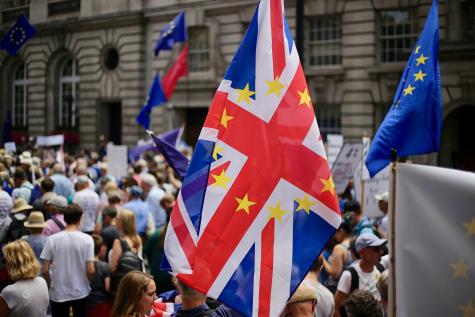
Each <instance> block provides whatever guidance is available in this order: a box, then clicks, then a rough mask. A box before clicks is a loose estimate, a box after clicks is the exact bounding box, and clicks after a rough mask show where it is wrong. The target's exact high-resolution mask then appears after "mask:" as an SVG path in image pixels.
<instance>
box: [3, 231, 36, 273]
mask: <svg viewBox="0 0 475 317" xmlns="http://www.w3.org/2000/svg"><path fill="white" fill-rule="evenodd" d="M3 255H4V256H5V264H6V267H7V271H8V275H9V276H10V278H11V279H12V280H13V281H19V280H29V279H33V278H35V277H37V276H38V274H39V273H40V264H39V263H38V260H37V259H36V256H35V254H34V253H33V250H32V249H31V247H30V245H29V244H28V242H26V241H25V240H15V241H13V242H10V243H8V244H7V245H5V246H4V247H3Z"/></svg>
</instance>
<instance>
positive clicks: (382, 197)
mask: <svg viewBox="0 0 475 317" xmlns="http://www.w3.org/2000/svg"><path fill="white" fill-rule="evenodd" d="M374 199H376V201H380V200H383V201H385V202H388V201H389V193H388V192H384V193H381V194H378V195H374Z"/></svg>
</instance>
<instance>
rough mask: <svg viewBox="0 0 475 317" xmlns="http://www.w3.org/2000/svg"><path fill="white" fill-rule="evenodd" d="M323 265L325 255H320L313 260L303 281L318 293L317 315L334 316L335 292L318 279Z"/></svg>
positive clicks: (318, 316)
mask: <svg viewBox="0 0 475 317" xmlns="http://www.w3.org/2000/svg"><path fill="white" fill-rule="evenodd" d="M322 267H323V256H321V255H320V256H319V257H318V258H317V259H316V260H315V261H314V262H313V264H312V266H311V268H310V271H309V272H308V273H307V276H305V279H304V281H303V283H305V284H306V285H307V286H309V287H310V288H311V289H312V290H313V291H314V293H315V295H316V298H317V306H316V307H315V314H314V315H315V317H333V313H334V311H335V300H334V299H333V294H332V293H331V292H330V291H329V290H328V289H327V288H326V287H325V286H323V285H322V284H321V283H320V281H319V280H318V277H319V276H320V271H321V270H322Z"/></svg>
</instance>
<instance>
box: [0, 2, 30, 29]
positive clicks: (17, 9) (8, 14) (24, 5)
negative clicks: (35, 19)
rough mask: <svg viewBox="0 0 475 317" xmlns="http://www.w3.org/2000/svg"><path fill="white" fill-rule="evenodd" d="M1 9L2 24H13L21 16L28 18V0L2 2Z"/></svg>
mask: <svg viewBox="0 0 475 317" xmlns="http://www.w3.org/2000/svg"><path fill="white" fill-rule="evenodd" d="M2 8H3V9H2V22H3V23H5V24H11V23H13V22H15V21H16V20H17V19H18V17H19V16H20V15H21V14H24V15H25V16H26V17H29V15H30V0H5V1H2Z"/></svg>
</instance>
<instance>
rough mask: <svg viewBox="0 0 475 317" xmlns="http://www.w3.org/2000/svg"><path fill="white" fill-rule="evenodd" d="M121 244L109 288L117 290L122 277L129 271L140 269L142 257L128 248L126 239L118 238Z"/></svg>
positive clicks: (113, 290)
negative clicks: (119, 254) (120, 253)
mask: <svg viewBox="0 0 475 317" xmlns="http://www.w3.org/2000/svg"><path fill="white" fill-rule="evenodd" d="M119 240H120V245H121V246H122V255H121V256H120V258H119V262H118V263H117V267H116V269H115V272H114V273H112V276H111V290H112V292H113V293H115V292H117V289H118V288H119V283H120V280H121V279H122V277H124V275H125V274H127V273H129V272H130V271H142V259H140V258H139V256H138V255H137V254H135V253H134V252H132V250H130V247H129V245H128V244H127V241H125V240H124V239H119Z"/></svg>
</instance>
